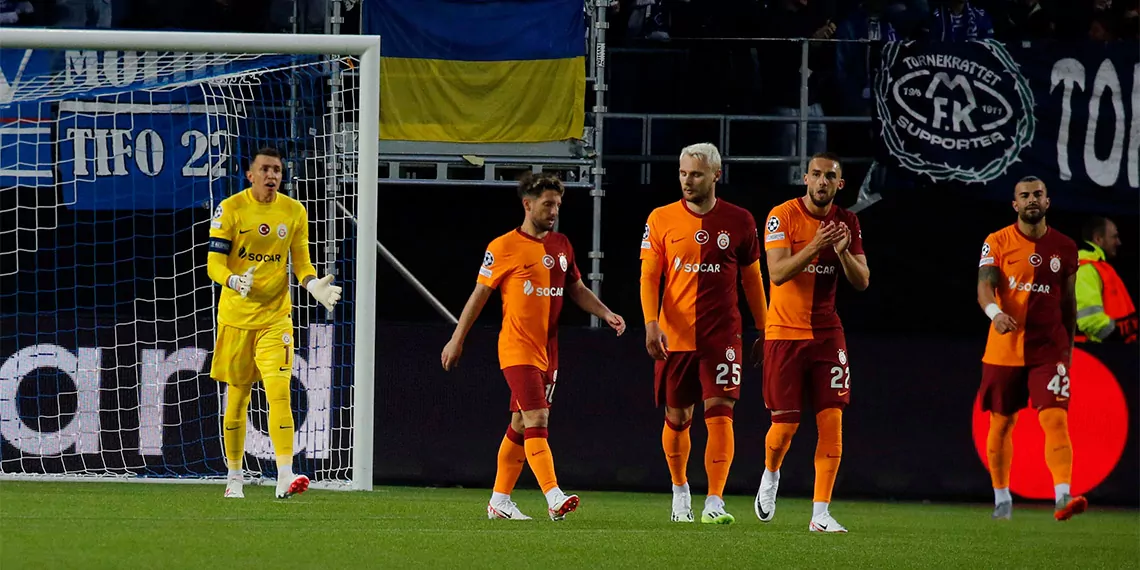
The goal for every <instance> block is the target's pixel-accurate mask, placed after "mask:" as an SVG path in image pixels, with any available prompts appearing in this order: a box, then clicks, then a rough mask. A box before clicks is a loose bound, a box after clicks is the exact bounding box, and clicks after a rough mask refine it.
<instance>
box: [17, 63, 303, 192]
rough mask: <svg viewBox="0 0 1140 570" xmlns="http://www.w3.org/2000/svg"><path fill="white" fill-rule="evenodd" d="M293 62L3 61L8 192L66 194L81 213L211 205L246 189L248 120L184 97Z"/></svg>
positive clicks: (243, 113)
mask: <svg viewBox="0 0 1140 570" xmlns="http://www.w3.org/2000/svg"><path fill="white" fill-rule="evenodd" d="M285 59H286V58H285V57H284V56H259V57H249V58H245V59H241V60H225V59H219V58H209V57H205V56H203V55H202V54H189V53H173V52H171V53H165V52H164V53H159V52H138V51H113V50H112V51H95V50H32V49H0V188H9V187H21V188H55V187H57V186H58V187H59V188H60V189H61V191H62V194H63V200H64V203H65V204H66V205H67V206H68V207H70V208H73V209H80V210H101V209H140V210H165V209H178V208H185V207H192V206H198V205H201V204H203V203H206V202H209V201H210V199H211V192H213V193H214V194H215V195H221V193H222V190H223V188H224V187H225V185H226V184H227V183H228V182H229V181H228V180H227V178H230V177H240V174H237V173H236V172H237V170H238V169H240V168H241V165H239V164H238V161H237V160H235V153H237V152H238V149H237V148H235V146H237V145H236V142H237V136H238V134H239V133H242V132H244V131H245V130H246V129H245V128H244V125H245V123H246V122H247V121H248V119H249V118H250V117H249V113H250V110H249V109H247V108H246V105H245V104H244V102H243V101H230V100H226V101H221V102H219V99H221V98H220V97H212V99H213V100H214V101H213V102H209V103H207V102H206V101H205V99H206V97H205V95H204V93H203V90H202V88H201V87H200V86H198V85H196V84H190V85H189V86H187V87H177V85H178V84H179V83H183V82H186V81H188V80H195V79H204V80H210V81H222V80H221V79H213V78H217V77H220V76H225V75H229V74H234V73H236V72H239V71H243V70H248V69H255V68H258V67H264V66H267V65H270V64H273V63H276V62H279V61H284V60H285ZM250 81H251V82H255V81H256V80H250Z"/></svg>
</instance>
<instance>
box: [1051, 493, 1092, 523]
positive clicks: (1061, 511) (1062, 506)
mask: <svg viewBox="0 0 1140 570" xmlns="http://www.w3.org/2000/svg"><path fill="white" fill-rule="evenodd" d="M1088 508H1089V501H1088V499H1086V498H1084V497H1074V496H1072V495H1065V496H1064V497H1061V500H1060V501H1057V505H1056V508H1055V510H1054V511H1053V518H1055V519H1057V520H1059V521H1067V520H1069V519H1071V518H1073V517H1075V516H1077V515H1079V514H1081V513H1083V512H1085V511H1086V510H1088Z"/></svg>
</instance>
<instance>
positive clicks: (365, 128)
mask: <svg viewBox="0 0 1140 570" xmlns="http://www.w3.org/2000/svg"><path fill="white" fill-rule="evenodd" d="M0 47H2V48H24V49H72V50H124V49H131V50H148V51H149V50H153V51H165V52H227V53H252V54H290V55H297V54H328V55H354V56H359V57H360V68H361V69H360V72H359V73H360V102H359V113H360V117H361V120H360V127H359V128H360V140H359V146H358V147H357V151H358V153H359V161H360V164H359V166H358V188H359V198H358V200H359V202H358V213H359V216H358V219H359V225H358V232H359V239H358V240H356V259H355V261H356V263H357V268H358V270H357V291H358V293H357V295H358V297H357V300H356V313H355V319H356V321H355V322H356V324H357V328H356V338H355V341H354V343H355V350H354V360H353V367H354V375H353V376H354V386H353V390H354V397H355V400H356V401H355V402H354V406H353V451H352V462H353V465H352V483H351V488H352V489H357V490H371V489H372V473H373V466H372V462H373V447H374V439H373V438H374V434H373V427H374V426H373V423H374V419H373V418H374V415H373V414H374V409H375V403H374V398H375V372H374V371H375V347H376V343H375V330H376V327H375V323H376V319H375V307H376V249H375V247H374V245H373V244H375V243H376V238H377V236H376V213H377V203H378V199H377V185H376V184H377V180H376V179H377V170H378V145H379V128H380V37H379V36H347V35H336V36H332V35H311V34H235V33H205V32H152V31H104V30H54V29H18V28H0Z"/></svg>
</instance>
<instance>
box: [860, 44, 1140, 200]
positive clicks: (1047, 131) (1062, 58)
mask: <svg viewBox="0 0 1140 570" xmlns="http://www.w3.org/2000/svg"><path fill="white" fill-rule="evenodd" d="M1138 49H1140V46H1138V45H1137V43H1136V42H1114V43H1107V44H1106V43H1098V44H1094V43H1091V42H1090V43H1047V44H1042V45H1036V44H1032V45H1031V44H1019V45H1005V44H1002V43H999V42H996V41H993V40H985V41H970V42H961V43H919V42H888V43H887V44H886V45H885V46H884V48H883V51H882V67H881V70H880V73H879V76H878V78H877V80H876V103H877V109H878V118H879V119H880V127H881V129H880V139H879V140H880V143H881V147H882V149H881V150H882V151H884V152H882V154H883V155H884V156H885V157H886V158H887V159H888V163H890V164H894V165H897V166H901V167H902V168H905V169H907V170H909V171H911V172H914V173H917V174H920V175H923V176H926V177H929V178H930V179H932V180H934V181H936V182H959V183H965V184H966V185H968V188H974V187H977V185H980V186H981V187H982V188H983V189H984V190H983V191H985V192H987V193H991V194H993V196H994V197H1000V198H1003V199H1004V198H1008V197H1009V195H1010V193H1011V192H1012V189H1013V186H1014V184H1016V182H1017V180H1019V179H1021V178H1022V177H1025V176H1036V177H1038V178H1041V179H1042V180H1044V181H1045V183H1046V185H1047V186H1048V187H1049V189H1050V194H1051V196H1052V197H1053V200H1054V202H1055V203H1058V202H1059V203H1060V205H1062V206H1064V207H1067V208H1079V209H1092V210H1112V209H1116V208H1120V207H1125V206H1129V207H1132V208H1133V209H1135V205H1136V204H1137V203H1138V200H1137V195H1138V193H1137V189H1138V188H1140V163H1138V158H1137V156H1138V154H1140V152H1138V151H1140V116H1138V115H1137V111H1140V63H1138V62H1137V57H1136V54H1137V51H1138Z"/></svg>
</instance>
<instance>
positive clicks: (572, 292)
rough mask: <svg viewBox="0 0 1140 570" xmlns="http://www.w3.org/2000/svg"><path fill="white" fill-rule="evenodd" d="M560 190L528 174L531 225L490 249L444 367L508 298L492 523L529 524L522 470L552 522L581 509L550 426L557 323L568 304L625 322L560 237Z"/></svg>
mask: <svg viewBox="0 0 1140 570" xmlns="http://www.w3.org/2000/svg"><path fill="white" fill-rule="evenodd" d="M564 192H565V190H564V188H563V186H562V182H561V181H560V180H559V179H558V177H556V176H554V175H553V174H541V175H538V176H533V175H531V174H529V173H528V174H526V175H524V176H523V178H522V179H521V180H520V181H519V189H518V194H519V198H520V199H521V200H522V206H523V211H524V212H525V217H524V218H523V223H522V225H521V226H519V227H518V228H516V229H514V230H511V231H510V232H508V233H506V234H503V235H502V236H499V237H498V238H496V239H495V240H493V241H492V242H491V243H490V245H488V246H487V252H486V253H484V254H483V266H482V267H480V268H479V277H478V278H477V282H476V284H475V291H474V292H472V293H471V297H470V298H469V299H468V300H467V305H466V306H464V307H463V313H462V314H461V315H460V317H459V323H458V324H456V325H455V332H454V333H453V334H452V336H451V340H450V341H448V343H447V345H446V346H444V347H443V352H442V354H441V355H440V360H441V362H442V364H443V369H444V370H451V369H452V368H454V367H455V366H456V365H457V364H458V363H459V357H460V356H461V355H462V354H463V341H464V339H466V337H467V333H468V331H470V330H471V325H473V324H474V323H475V319H476V318H477V317H478V316H479V313H480V312H482V310H483V306H484V305H486V304H487V299H488V298H490V296H491V291H493V290H495V289H498V290H499V293H500V295H501V296H502V298H503V328H502V330H501V331H500V332H499V365H500V367H501V368H502V370H503V376H505V377H506V379H507V385H508V386H509V387H510V389H511V402H510V411H511V424H510V426H508V427H507V433H506V435H505V436H504V437H503V441H502V443H501V444H500V445H499V456H498V470H497V472H496V475H495V486H494V489H493V491H492V493H491V500H490V501H489V502H488V504H487V518H489V519H511V520H529V519H530V517H528V516H526V515H525V514H523V513H522V511H520V510H519V508H518V505H516V504H515V503H514V502H513V501H512V500H511V491H512V490H514V487H515V483H516V482H517V481H518V478H519V475H521V474H522V469H523V465H524V464H529V465H530V470H531V471H532V472H534V476H535V478H536V479H537V480H538V484H539V487H540V488H541V489H542V493H543V495H545V496H546V504H547V508H548V514H549V515H550V519H551V520H555V521H560V520H563V519H564V518H565V517H566V515H567V514H569V513H571V512H573V511H574V510H575V509H577V508H578V496H577V495H568V494H566V493H565V492H563V491H562V489H561V488H559V486H558V478H557V477H556V476H555V474H554V457H553V455H552V454H551V452H550V445H549V444H548V443H547V434H548V432H547V426H548V425H549V422H550V406H551V404H552V402H553V401H554V389H555V387H556V386H557V382H558V316H559V313H560V312H561V311H562V299H563V298H564V297H570V299H572V300H573V301H574V303H576V304H577V305H578V306H579V307H581V308H582V310H584V311H586V312H588V313H590V314H591V315H594V316H596V317H598V318H599V319H601V320H603V321H605V323H606V324H608V325H609V326H610V327H611V328H613V329H614V330H616V331H617V333H618V335H621V334H622V333H623V332H625V320H623V319H622V318H621V316H619V315H616V314H614V313H613V312H612V311H610V310H609V309H608V308H606V306H605V304H603V303H602V302H601V301H600V300H599V299H598V298H597V297H596V296H594V293H593V292H591V291H590V290H589V289H587V288H586V286H585V285H584V284H583V283H582V278H581V275H580V274H579V272H578V265H577V263H576V262H575V258H574V249H573V248H572V247H570V240H569V239H567V238H566V236H565V235H563V234H560V233H558V232H555V231H554V222H555V220H557V219H558V210H559V208H561V206H562V194H563V193H564Z"/></svg>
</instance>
